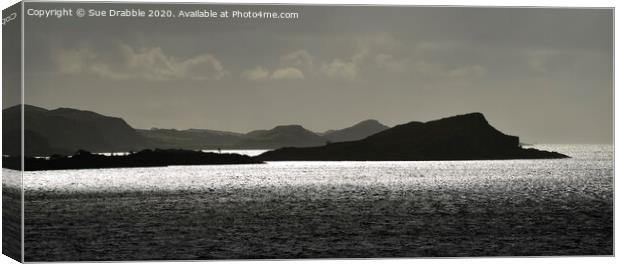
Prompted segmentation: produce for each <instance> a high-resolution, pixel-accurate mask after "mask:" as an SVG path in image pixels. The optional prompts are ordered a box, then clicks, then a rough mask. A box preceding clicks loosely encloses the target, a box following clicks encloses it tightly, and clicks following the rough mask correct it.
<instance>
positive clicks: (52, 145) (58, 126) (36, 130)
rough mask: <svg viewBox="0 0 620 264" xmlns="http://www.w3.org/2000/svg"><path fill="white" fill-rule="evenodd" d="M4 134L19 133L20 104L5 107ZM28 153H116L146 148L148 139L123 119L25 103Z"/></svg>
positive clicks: (14, 149) (13, 151)
mask: <svg viewBox="0 0 620 264" xmlns="http://www.w3.org/2000/svg"><path fill="white" fill-rule="evenodd" d="M2 115H3V131H2V133H3V135H4V137H9V138H14V137H13V134H14V133H19V126H18V127H16V126H15V124H19V119H20V118H21V116H20V111H19V106H14V107H11V108H7V109H4V110H3V113H2ZM24 135H25V154H26V156H39V155H41V156H42V155H51V154H68V153H73V152H75V151H76V150H78V149H88V150H90V151H93V152H116V151H128V150H138V149H143V148H144V147H145V146H146V145H145V141H144V140H143V138H142V137H141V136H140V135H139V134H138V133H137V132H136V131H135V130H134V129H133V128H131V127H130V126H129V125H128V124H127V123H126V122H125V121H124V120H123V119H121V118H117V117H108V116H104V115H100V114H97V113H95V112H90V111H81V110H77V109H71V108H58V109H56V110H47V109H44V108H40V107H35V106H31V105H25V106H24ZM5 150H6V152H5V153H4V154H8V155H17V154H19V144H10V146H9V147H8V148H6V149H5Z"/></svg>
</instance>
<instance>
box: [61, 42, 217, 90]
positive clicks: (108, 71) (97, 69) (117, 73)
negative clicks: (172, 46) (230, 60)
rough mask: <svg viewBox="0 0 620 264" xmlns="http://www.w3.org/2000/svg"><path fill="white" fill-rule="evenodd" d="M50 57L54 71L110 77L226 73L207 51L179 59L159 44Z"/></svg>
mask: <svg viewBox="0 0 620 264" xmlns="http://www.w3.org/2000/svg"><path fill="white" fill-rule="evenodd" d="M54 54H55V55H54V56H53V59H54V62H55V63H56V67H57V69H58V72H60V73H63V74H85V73H86V74H95V75H98V76H99V77H101V78H105V79H112V80H129V79H140V80H148V81H162V80H179V79H186V80H219V79H222V78H223V77H224V76H226V75H227V74H228V72H227V71H225V70H224V67H223V66H222V63H221V62H220V61H219V60H218V59H217V58H215V56H213V55H211V54H198V55H196V56H194V57H190V58H186V59H179V58H176V57H174V56H170V55H167V54H166V53H165V52H164V51H163V50H162V49H161V48H159V47H151V48H147V47H142V48H139V49H135V48H133V47H131V46H129V45H124V44H123V45H120V46H119V48H118V50H117V51H116V52H115V53H114V54H106V56H104V55H102V54H98V53H97V52H95V51H93V50H92V49H90V48H84V47H83V48H78V49H61V50H57V51H56V52H55V53H54Z"/></svg>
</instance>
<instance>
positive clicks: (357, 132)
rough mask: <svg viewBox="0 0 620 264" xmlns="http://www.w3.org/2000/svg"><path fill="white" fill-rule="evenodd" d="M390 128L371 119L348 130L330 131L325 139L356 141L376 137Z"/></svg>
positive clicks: (325, 134)
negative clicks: (371, 136)
mask: <svg viewBox="0 0 620 264" xmlns="http://www.w3.org/2000/svg"><path fill="white" fill-rule="evenodd" d="M388 128H389V127H388V126H385V125H383V124H381V123H379V121H377V120H373V119H369V120H365V121H362V122H360V123H357V124H355V125H353V126H351V127H348V128H344V129H340V130H329V131H327V132H325V133H323V137H324V138H326V139H328V140H329V141H331V142H343V141H354V140H360V139H363V138H366V137H368V136H370V135H374V134H376V133H379V132H381V131H383V130H386V129H388Z"/></svg>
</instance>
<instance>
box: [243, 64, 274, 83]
mask: <svg viewBox="0 0 620 264" xmlns="http://www.w3.org/2000/svg"><path fill="white" fill-rule="evenodd" d="M241 77H242V78H244V79H246V80H251V81H260V80H267V79H269V70H267V69H265V68H264V67H262V66H256V67H255V68H253V69H250V70H245V71H243V72H242V73H241Z"/></svg>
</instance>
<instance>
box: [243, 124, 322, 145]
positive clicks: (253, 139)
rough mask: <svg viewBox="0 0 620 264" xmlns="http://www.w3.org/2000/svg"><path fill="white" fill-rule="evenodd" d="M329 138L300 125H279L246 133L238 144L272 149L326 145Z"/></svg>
mask: <svg viewBox="0 0 620 264" xmlns="http://www.w3.org/2000/svg"><path fill="white" fill-rule="evenodd" d="M325 142H327V140H326V139H325V138H323V137H321V136H319V135H317V134H315V133H314V132H312V131H310V130H307V129H305V128H303V127H302V126H300V125H288V126H277V127H275V128H273V129H271V130H255V131H252V132H249V133H247V134H246V135H245V137H244V139H243V140H241V141H240V142H239V143H238V144H237V146H238V147H242V148H259V149H271V148H274V149H275V148H281V147H307V146H320V145H324V144H325Z"/></svg>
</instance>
